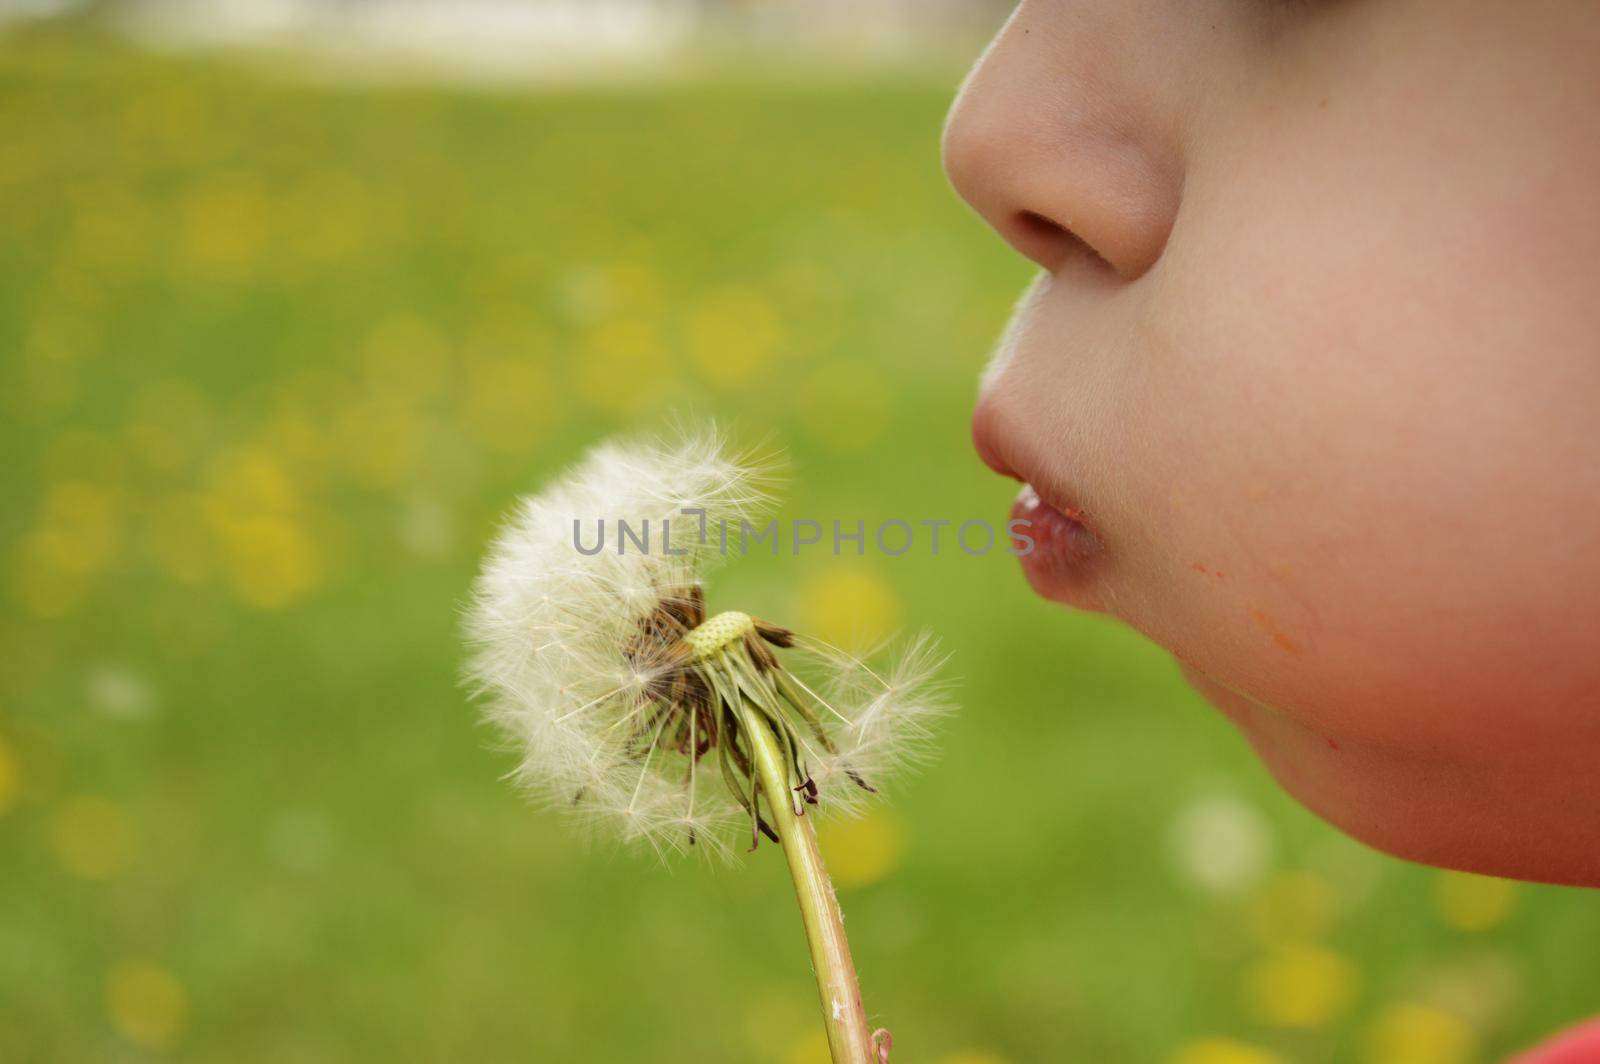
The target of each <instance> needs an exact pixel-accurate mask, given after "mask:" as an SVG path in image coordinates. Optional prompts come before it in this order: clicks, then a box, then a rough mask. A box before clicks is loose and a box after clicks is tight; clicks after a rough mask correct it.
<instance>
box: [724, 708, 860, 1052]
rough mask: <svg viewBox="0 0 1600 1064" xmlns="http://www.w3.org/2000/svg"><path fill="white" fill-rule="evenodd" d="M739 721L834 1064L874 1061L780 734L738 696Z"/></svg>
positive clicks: (835, 908)
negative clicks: (799, 925) (790, 887)
mask: <svg viewBox="0 0 1600 1064" xmlns="http://www.w3.org/2000/svg"><path fill="white" fill-rule="evenodd" d="M739 725H740V727H741V728H742V729H743V731H744V733H745V736H746V737H747V739H748V740H749V743H750V756H751V758H752V759H753V760H754V761H755V769H756V772H757V774H758V775H759V776H760V779H761V789H762V790H763V791H765V792H766V796H767V805H768V806H770V807H771V810H772V826H773V829H774V830H775V831H777V833H778V839H779V841H780V842H782V843H783V854H784V856H785V857H786V858H788V861H789V876H790V878H792V879H793V880H794V893H795V897H796V898H797V899H798V900H799V902H800V917H801V919H802V920H803V921H804V923H805V927H806V942H807V944H808V945H809V946H810V947H811V967H812V970H813V971H814V972H815V973H816V976H817V992H818V993H819V994H820V995H821V996H822V1019H823V1024H824V1026H825V1027H826V1029H827V1032H828V1048H829V1049H830V1050H832V1052H833V1060H834V1064H878V1061H879V1057H878V1055H877V1053H876V1051H875V1050H874V1048H873V1035H872V1029H871V1027H870V1026H869V1025H868V1024H867V1012H866V1009H865V1008H863V1007H862V1004H861V986H860V984H859V983H858V982H857V981H856V966H855V962H854V961H852V960H851V959H850V943H849V942H848V941H847V940H846V939H845V936H844V916H843V914H842V913H840V911H839V899H838V898H837V897H836V896H835V895H834V893H833V883H832V881H831V880H829V879H828V872H827V869H825V868H824V867H823V865H822V851H821V850H820V849H818V847H817V833H816V832H815V831H814V830H812V827H811V821H812V818H811V817H808V816H800V815H796V813H795V811H794V800H795V799H794V792H793V791H792V790H790V783H789V769H788V766H787V765H786V764H785V762H784V756H783V749H782V748H781V747H780V746H779V745H778V738H777V736H776V735H774V734H773V732H772V728H771V727H770V726H769V725H768V724H767V722H766V721H765V720H763V719H762V717H761V714H760V713H758V712H756V711H755V710H754V709H752V708H751V706H750V705H749V704H748V703H746V702H745V701H744V700H743V699H742V698H741V699H740V701H739Z"/></svg>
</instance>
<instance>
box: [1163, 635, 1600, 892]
mask: <svg viewBox="0 0 1600 1064" xmlns="http://www.w3.org/2000/svg"><path fill="white" fill-rule="evenodd" d="M1182 670H1183V673H1184V676H1185V677H1186V678H1187V679H1188V680H1189V682H1190V684H1191V685H1192V686H1194V687H1195V688H1196V690H1198V691H1199V692H1200V693H1201V694H1202V695H1203V696H1204V697H1205V698H1206V700H1207V701H1209V702H1210V703H1211V704H1212V705H1214V706H1216V707H1217V709H1219V710H1220V711H1221V712H1222V713H1223V714H1224V715H1225V716H1227V717H1228V719H1230V720H1231V721H1233V722H1234V724H1235V725H1237V726H1238V728H1239V730H1240V731H1241V732H1243V733H1244V736H1245V738H1246V739H1247V740H1248V741H1249V743H1250V745H1251V746H1252V747H1253V748H1254V749H1255V752H1256V754H1257V756H1259V757H1260V758H1261V760H1262V762H1263V763H1264V764H1265V765H1266V766H1267V769H1268V771H1270V772H1271V773H1272V775H1273V778H1274V779H1276V780H1277V782H1278V783H1279V785H1280V786H1282V787H1283V788H1284V790H1286V791H1288V792H1289V793H1290V794H1291V795H1292V796H1293V797H1294V798H1295V799H1296V800H1297V801H1299V802H1300V803H1301V804H1302V805H1304V806H1305V807H1306V808H1307V809H1309V810H1311V811H1312V812H1313V813H1315V814H1317V815H1318V816H1319V817H1321V818H1322V819H1324V820H1326V821H1327V822H1328V823H1330V824H1332V825H1333V826H1334V827H1336V828H1338V829H1339V830H1341V831H1343V832H1344V833H1345V834H1347V835H1349V836H1351V837H1352V838H1355V839H1357V840H1359V841H1361V842H1364V843H1366V844H1367V845H1369V846H1371V847H1373V848H1374V849H1377V850H1381V851H1383V852H1385V853H1388V854H1391V855H1392V856H1395V857H1400V858H1404V859H1405V860H1408V861H1416V862H1419V863H1421V864H1428V865H1436V866H1438V867H1441V868H1453V869H1459V870H1461V871H1466V872H1478V873H1482V874H1485V875H1494V876H1504V877H1506V878H1511V879H1526V880H1533V881H1536V882H1544V883H1558V884H1565V885H1568V886H1588V887H1600V818H1597V817H1595V816H1594V815H1593V810H1595V809H1600V776H1597V774H1595V773H1594V772H1593V771H1592V770H1585V768H1584V766H1585V765H1588V766H1591V769H1592V764H1593V760H1592V757H1589V756H1583V755H1581V754H1575V753H1573V752H1570V751H1564V752H1549V753H1547V755H1546V756H1545V757H1543V758H1535V757H1534V755H1532V754H1526V755H1519V757H1518V758H1517V759H1515V760H1513V761H1509V763H1508V760H1507V759H1504V758H1501V759H1497V760H1490V759H1483V760H1480V761H1472V760H1464V759H1456V758H1451V757H1449V756H1444V755H1440V754H1438V753H1434V752H1427V751H1419V750H1416V749H1407V748H1402V747H1399V746H1396V745H1392V744H1385V743H1377V742H1373V741H1371V740H1370V739H1366V738H1363V737H1359V736H1352V735H1348V734H1330V733H1328V732H1326V731H1319V730H1316V729H1313V728H1311V727H1309V726H1308V725H1306V724H1305V723H1303V722H1302V721H1299V720H1296V719H1295V718H1293V717H1291V716H1289V715H1288V714H1286V713H1283V712H1282V711H1280V710H1277V709H1274V708H1272V707H1270V706H1266V705H1264V704H1262V703H1260V702H1257V701H1256V700H1254V699H1251V698H1249V697H1248V696H1246V695H1242V694H1240V693H1238V692H1235V691H1232V690H1230V689H1229V688H1227V687H1224V686H1223V685H1221V684H1219V683H1217V682H1216V681H1215V680H1212V679H1210V678H1209V677H1207V676H1205V675H1204V674H1203V673H1200V672H1199V671H1198V670H1196V669H1194V668H1192V667H1191V666H1188V665H1184V666H1182Z"/></svg>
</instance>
